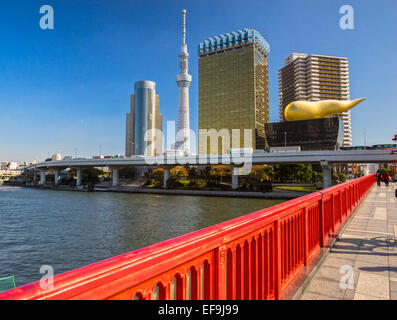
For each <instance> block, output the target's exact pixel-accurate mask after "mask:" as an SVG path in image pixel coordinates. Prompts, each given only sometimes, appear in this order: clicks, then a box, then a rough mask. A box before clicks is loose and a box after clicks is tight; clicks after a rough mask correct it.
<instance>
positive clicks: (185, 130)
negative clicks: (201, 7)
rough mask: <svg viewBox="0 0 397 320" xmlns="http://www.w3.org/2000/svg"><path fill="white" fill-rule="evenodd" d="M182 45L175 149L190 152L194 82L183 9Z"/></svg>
mask: <svg viewBox="0 0 397 320" xmlns="http://www.w3.org/2000/svg"><path fill="white" fill-rule="evenodd" d="M182 26H183V27H182V46H181V52H180V53H179V65H180V72H179V74H178V75H177V76H176V83H177V84H178V87H179V104H178V123H177V136H176V143H175V149H177V150H179V151H180V152H181V153H183V154H189V152H190V139H189V131H190V130H189V128H190V126H189V87H190V83H191V82H192V76H191V75H190V74H188V68H189V64H188V59H189V53H188V52H187V45H186V10H185V9H183V10H182Z"/></svg>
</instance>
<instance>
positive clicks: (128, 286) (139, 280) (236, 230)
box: [0, 175, 375, 300]
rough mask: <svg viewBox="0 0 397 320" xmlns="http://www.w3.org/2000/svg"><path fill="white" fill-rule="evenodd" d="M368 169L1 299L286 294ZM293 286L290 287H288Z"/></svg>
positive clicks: (369, 180)
mask: <svg viewBox="0 0 397 320" xmlns="http://www.w3.org/2000/svg"><path fill="white" fill-rule="evenodd" d="M374 181H375V179H374V175H370V176H366V177H362V178H359V179H356V180H354V181H350V182H346V183H343V184H340V185H337V186H334V187H331V188H328V189H325V190H322V191H320V192H315V193H312V194H309V195H306V196H303V197H300V198H298V199H294V200H291V201H288V202H284V203H282V204H279V205H276V206H273V207H270V208H267V209H263V210H260V211H257V212H254V213H251V214H248V215H245V216H242V217H239V218H236V219H233V220H230V221H227V222H224V223H220V224H218V225H215V226H211V227H208V228H205V229H202V230H198V231H196V232H193V233H190V234H187V235H183V236H180V237H177V238H174V239H170V240H167V241H163V242H160V243H158V244H154V245H151V246H148V247H145V248H143V249H139V250H136V251H133V252H129V253H126V254H123V255H120V256H117V257H114V258H111V259H108V260H105V261H101V262H98V263H94V264H92V265H89V266H85V267H82V268H79V269H76V270H73V271H69V272H66V273H64V274H60V275H57V276H55V277H54V288H52V289H51V288H49V289H42V288H41V287H40V283H39V282H35V283H32V284H27V285H24V286H21V287H18V288H15V289H12V290H9V291H6V292H4V293H1V294H0V299H192V300H196V299H282V298H286V297H290V296H291V294H293V293H294V292H295V291H296V285H297V284H298V285H299V282H298V281H297V279H304V278H305V276H306V275H307V273H308V272H309V271H310V270H311V267H312V266H313V265H314V264H315V263H316V261H318V259H319V257H320V256H321V255H322V251H323V248H324V247H327V246H329V244H330V243H331V242H332V240H333V239H334V238H335V236H336V235H337V234H338V232H339V230H340V229H341V227H342V226H343V224H344V223H345V222H346V221H347V219H348V218H349V217H350V215H351V214H352V212H353V210H354V209H355V207H356V206H357V205H358V203H359V202H360V200H361V199H362V198H363V197H364V196H365V194H366V193H367V192H368V190H369V189H370V187H371V186H372V185H373V183H374ZM291 292H292V293H291Z"/></svg>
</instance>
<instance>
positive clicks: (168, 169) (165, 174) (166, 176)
mask: <svg viewBox="0 0 397 320" xmlns="http://www.w3.org/2000/svg"><path fill="white" fill-rule="evenodd" d="M163 169H164V188H166V189H167V180H168V179H169V178H170V168H169V167H164V168H163Z"/></svg>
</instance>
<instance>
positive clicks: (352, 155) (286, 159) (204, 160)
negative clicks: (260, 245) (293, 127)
mask: <svg viewBox="0 0 397 320" xmlns="http://www.w3.org/2000/svg"><path fill="white" fill-rule="evenodd" d="M394 161H397V154H396V153H394V154H393V153H392V152H391V150H351V151H304V152H270V153H268V152H263V153H261V152H254V153H247V154H243V153H241V154H231V155H230V154H223V155H189V156H174V155H172V156H170V155H168V156H158V157H143V156H133V157H130V158H112V159H69V160H59V161H46V162H40V163H37V164H35V165H33V166H31V167H30V168H31V169H32V168H33V169H37V170H40V171H41V178H40V182H41V183H44V181H45V173H46V171H48V170H53V171H54V172H55V177H56V179H55V183H57V182H58V179H59V172H60V170H63V169H66V168H75V169H76V170H77V185H81V180H82V175H81V170H82V169H84V168H89V167H109V168H111V169H112V170H113V185H114V186H116V185H117V184H118V170H119V169H120V168H125V167H136V166H159V167H163V168H164V180H165V182H166V180H167V179H168V177H169V169H170V168H172V167H173V166H176V165H185V164H189V165H215V164H228V165H229V164H230V165H231V166H232V167H233V175H232V186H233V188H237V187H238V180H237V179H238V175H239V174H241V172H242V169H244V168H245V169H248V170H249V169H250V168H251V165H258V164H298V163H311V164H320V165H321V167H322V169H323V173H324V181H323V186H324V188H327V187H329V186H330V185H331V166H332V164H342V163H385V162H394Z"/></svg>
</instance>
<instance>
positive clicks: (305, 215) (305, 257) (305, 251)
mask: <svg viewBox="0 0 397 320" xmlns="http://www.w3.org/2000/svg"><path fill="white" fill-rule="evenodd" d="M307 211H308V210H307V207H304V208H303V239H304V244H303V246H304V247H303V263H304V264H305V266H307V261H308V259H309V217H308V212H307Z"/></svg>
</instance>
